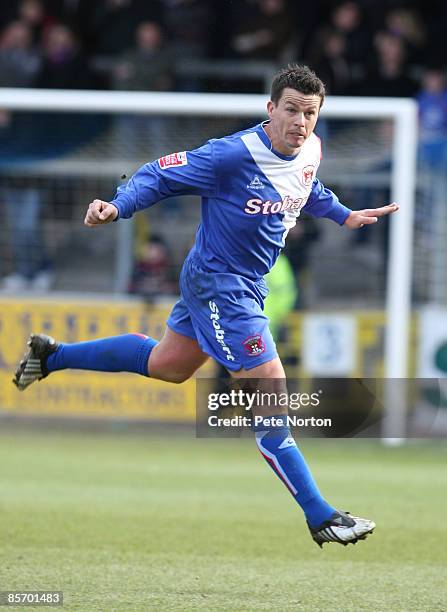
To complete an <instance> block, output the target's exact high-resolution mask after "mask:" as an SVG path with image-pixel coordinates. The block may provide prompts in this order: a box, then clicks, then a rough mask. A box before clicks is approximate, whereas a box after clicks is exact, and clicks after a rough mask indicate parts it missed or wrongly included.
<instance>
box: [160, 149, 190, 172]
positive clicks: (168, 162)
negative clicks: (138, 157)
mask: <svg viewBox="0 0 447 612" xmlns="http://www.w3.org/2000/svg"><path fill="white" fill-rule="evenodd" d="M187 163H188V158H187V157H186V151H181V152H180V153H171V154H170V155H164V156H163V157H160V159H159V160H158V165H159V166H160V168H161V169H162V170H166V168H172V167H174V166H186V164H187Z"/></svg>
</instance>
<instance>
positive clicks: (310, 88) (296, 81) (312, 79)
mask: <svg viewBox="0 0 447 612" xmlns="http://www.w3.org/2000/svg"><path fill="white" fill-rule="evenodd" d="M286 87H290V88H291V89H296V90H297V91H300V92H301V93H303V94H305V95H306V96H320V100H321V102H320V107H321V106H322V104H323V102H324V96H325V95H326V89H325V87H324V83H323V81H322V80H321V79H319V78H318V77H317V75H316V74H315V72H314V71H313V70H311V69H310V68H309V66H304V65H302V64H289V65H288V66H286V67H285V68H281V70H278V72H277V73H276V74H275V76H274V78H273V82H272V90H271V94H270V99H271V101H272V102H274V103H275V104H277V103H278V100H279V99H280V98H281V95H282V92H283V89H285V88H286Z"/></svg>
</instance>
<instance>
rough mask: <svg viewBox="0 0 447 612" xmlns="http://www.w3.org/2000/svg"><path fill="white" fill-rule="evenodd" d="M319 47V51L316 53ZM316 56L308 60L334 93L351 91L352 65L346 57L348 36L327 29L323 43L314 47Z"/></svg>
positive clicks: (329, 91) (341, 93)
mask: <svg viewBox="0 0 447 612" xmlns="http://www.w3.org/2000/svg"><path fill="white" fill-rule="evenodd" d="M317 48H318V53H316V51H317ZM314 53H315V55H316V57H314V58H309V60H308V62H309V64H310V65H311V66H312V68H313V70H315V71H316V72H317V74H319V75H321V79H322V81H323V82H324V84H325V85H326V91H327V92H328V93H329V94H332V95H343V94H347V93H349V88H350V83H351V80H352V73H351V66H350V64H349V62H348V59H347V57H346V38H345V37H344V36H343V34H341V33H340V32H339V31H338V30H326V33H325V35H324V38H323V39H322V41H321V45H318V46H316V47H314Z"/></svg>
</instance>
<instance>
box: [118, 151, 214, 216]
mask: <svg viewBox="0 0 447 612" xmlns="http://www.w3.org/2000/svg"><path fill="white" fill-rule="evenodd" d="M215 166H216V163H215V161H214V150H213V143H212V141H210V142H207V143H206V144H205V145H203V146H202V147H200V148H199V149H195V150H193V151H182V152H181V153H173V154H172V155H166V156H164V157H161V158H160V159H158V160H155V161H153V162H150V163H148V164H145V165H144V166H142V167H141V168H140V169H139V170H138V171H137V172H136V173H135V174H134V175H133V176H132V177H131V179H130V180H129V181H128V182H127V184H126V185H122V186H120V187H118V190H117V193H116V195H115V197H114V198H113V200H112V201H111V204H113V205H114V206H116V208H117V210H118V217H119V218H123V219H128V218H129V217H131V216H132V215H133V214H134V213H135V212H138V211H139V210H143V209H145V208H149V207H150V206H153V205H154V204H156V203H157V202H159V201H160V200H164V199H165V198H169V197H171V196H178V195H199V196H205V197H206V196H208V197H211V196H213V195H216V194H217V192H218V190H219V185H218V178H217V173H216V171H215Z"/></svg>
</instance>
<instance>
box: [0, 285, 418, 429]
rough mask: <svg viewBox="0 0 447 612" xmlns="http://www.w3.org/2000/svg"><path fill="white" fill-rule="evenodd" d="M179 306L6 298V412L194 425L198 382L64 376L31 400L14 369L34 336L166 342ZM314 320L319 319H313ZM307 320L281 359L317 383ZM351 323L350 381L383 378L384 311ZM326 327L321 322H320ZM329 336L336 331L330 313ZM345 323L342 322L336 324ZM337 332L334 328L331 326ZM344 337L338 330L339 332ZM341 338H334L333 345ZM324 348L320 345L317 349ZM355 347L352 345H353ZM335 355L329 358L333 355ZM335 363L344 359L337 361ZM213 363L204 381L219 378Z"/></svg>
mask: <svg viewBox="0 0 447 612" xmlns="http://www.w3.org/2000/svg"><path fill="white" fill-rule="evenodd" d="M170 309H171V304H166V305H163V306H161V305H147V304H145V303H143V302H140V301H131V300H128V301H126V300H120V301H114V300H109V301H105V300H95V299H94V298H91V297H85V298H79V299H77V300H76V299H74V298H70V299H69V300H67V301H61V299H60V298H58V300H57V301H56V300H51V299H46V300H44V299H42V300H38V299H36V298H29V299H23V300H21V301H18V300H17V299H12V298H11V299H7V298H0V411H3V413H8V414H16V415H37V414H38V415H48V416H50V415H57V416H70V417H77V416H79V417H83V418H86V417H92V418H98V417H104V418H114V419H119V418H123V419H134V420H153V421H165V422H177V423H192V422H194V420H195V408H196V407H195V380H194V379H192V380H189V381H187V382H185V383H183V384H181V385H173V384H169V383H164V382H161V381H157V380H153V379H146V378H143V377H141V376H138V375H136V374H127V373H118V374H116V373H102V372H85V371H76V370H71V371H63V372H58V373H57V375H53V376H50V377H49V378H48V379H47V380H45V381H43V382H40V383H37V384H34V385H32V386H31V387H30V388H29V389H27V390H26V391H25V392H24V393H23V392H19V391H18V390H17V389H16V387H15V386H14V385H13V384H12V382H11V381H12V375H13V371H14V368H15V366H16V364H17V362H18V361H19V359H20V358H21V356H22V354H23V351H24V348H25V341H26V339H27V337H28V336H29V334H30V333H31V332H33V331H34V332H44V333H48V334H50V335H53V336H54V337H55V338H57V339H58V340H60V341H62V342H79V341H85V340H93V339H95V338H100V337H107V336H114V335H118V334H125V333H129V332H139V333H144V334H147V335H149V336H152V337H154V338H160V337H161V336H162V334H163V331H164V329H165V321H166V319H167V317H168V314H169V312H170ZM311 316H312V315H311ZM307 317H309V315H308V314H307V313H301V312H293V313H291V314H290V316H289V317H288V319H287V321H286V322H285V324H286V328H287V333H286V334H284V340H283V341H280V342H279V343H278V352H279V354H280V356H281V358H282V360H283V362H284V363H285V366H286V372H287V375H288V377H289V378H304V379H311V378H312V376H313V374H315V372H312V371H309V370H306V360H305V359H303V358H302V357H303V356H302V348H303V346H304V344H305V342H306V338H305V337H304V336H305V334H304V331H303V330H305V325H306V318H307ZM348 317H352V320H353V322H355V329H356V333H355V335H352V338H351V339H350V340H349V343H350V344H352V347H350V346H349V345H347V346H346V347H345V348H343V347H344V344H347V343H346V342H344V343H343V342H335V341H334V345H335V346H338V350H339V351H340V350H345V351H348V350H349V352H350V355H351V357H350V361H349V364H350V365H349V371H346V372H344V374H343V375H346V376H354V377H362V376H363V377H369V378H376V377H377V378H381V377H383V375H384V372H383V344H384V343H383V339H384V328H385V314H384V312H383V311H354V312H350V313H349V315H348ZM320 319H321V317H320ZM324 321H326V322H325V325H324V326H323V327H324V329H326V330H327V329H333V328H334V315H333V313H332V314H331V313H329V314H328V315H327V317H326V319H324V317H323V322H324ZM336 322H337V321H335V323H336ZM329 324H331V325H329ZM334 329H335V331H336V326H335V328H334ZM326 337H327V338H329V339H330V338H335V340H336V336H334V332H333V331H331V334H330V335H329V336H328V334H327V333H326V334H325V335H324V336H323V340H324V339H325V338H326ZM316 340H318V342H317V341H316ZM316 340H315V342H314V339H313V337H312V338H310V340H309V339H308V340H307V342H308V344H309V346H310V347H316V349H318V351H320V353H321V354H322V355H323V356H324V357H325V358H326V351H327V349H328V348H330V349H331V352H334V350H333V347H331V346H329V345H327V346H326V344H324V343H323V344H322V340H321V338H320V339H318V338H317V339H316ZM349 343H348V344H349ZM414 343H415V327H414V326H413V328H412V341H411V346H412V350H411V352H410V354H411V355H412V359H411V364H410V366H411V368H410V369H411V372H413V371H414V363H413V362H414V358H413V355H414V350H413V348H414ZM328 354H329V353H328ZM335 357H336V358H337V359H339V356H338V355H337V354H336V355H335ZM214 373H215V365H214V362H213V361H212V360H209V361H208V363H207V364H206V365H205V366H204V367H203V368H201V370H200V375H201V376H205V377H212V376H213V375H214Z"/></svg>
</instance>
